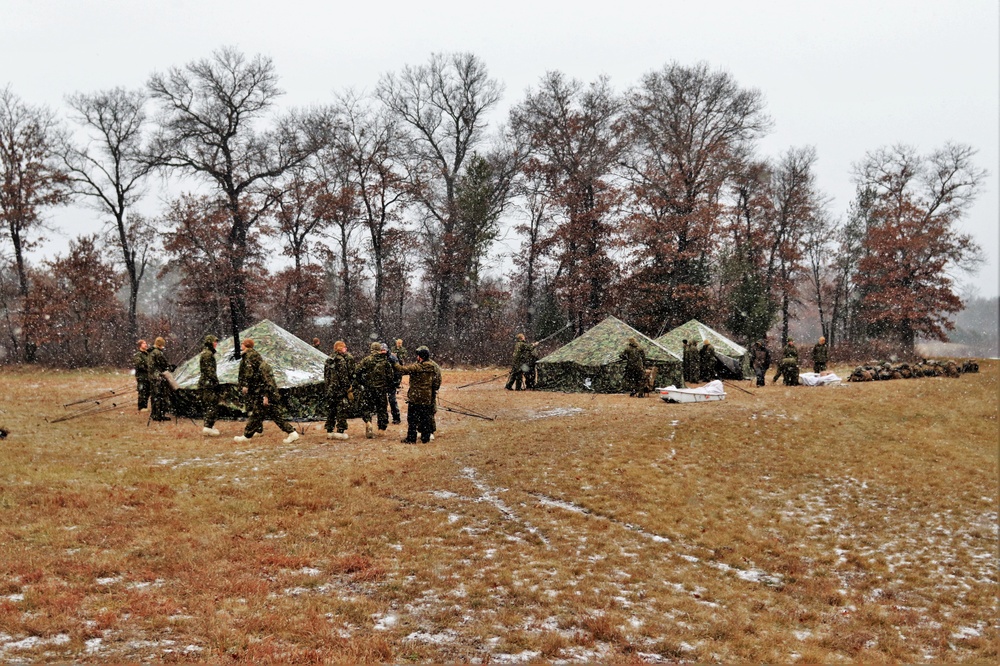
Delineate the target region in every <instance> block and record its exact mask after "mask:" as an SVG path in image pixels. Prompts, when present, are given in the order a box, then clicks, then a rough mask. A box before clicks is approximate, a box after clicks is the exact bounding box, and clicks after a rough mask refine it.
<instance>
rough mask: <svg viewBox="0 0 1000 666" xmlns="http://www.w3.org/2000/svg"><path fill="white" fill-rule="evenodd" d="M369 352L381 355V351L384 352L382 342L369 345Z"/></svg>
mask: <svg viewBox="0 0 1000 666" xmlns="http://www.w3.org/2000/svg"><path fill="white" fill-rule="evenodd" d="M368 351H373V352H375V353H376V354H377V353H379V352H380V351H382V343H381V342H373V343H371V344H370V345H368Z"/></svg>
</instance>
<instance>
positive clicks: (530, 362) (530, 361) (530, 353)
mask: <svg viewBox="0 0 1000 666" xmlns="http://www.w3.org/2000/svg"><path fill="white" fill-rule="evenodd" d="M537 346H538V343H537V342H532V343H531V344H530V345H528V349H527V351H526V352H525V359H524V365H525V368H526V370H525V371H524V389H525V390H526V391H534V390H535V378H536V377H535V375H536V370H535V367H536V366H537V365H538V354H537V353H535V347H537Z"/></svg>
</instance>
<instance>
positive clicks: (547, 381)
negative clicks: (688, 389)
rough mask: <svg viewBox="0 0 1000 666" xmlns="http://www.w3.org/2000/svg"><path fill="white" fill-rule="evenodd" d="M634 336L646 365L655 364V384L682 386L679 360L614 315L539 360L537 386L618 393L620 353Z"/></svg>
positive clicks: (621, 362)
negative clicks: (656, 369)
mask: <svg viewBox="0 0 1000 666" xmlns="http://www.w3.org/2000/svg"><path fill="white" fill-rule="evenodd" d="M630 337H635V339H636V340H637V341H638V342H639V346H640V347H641V348H642V350H643V351H644V352H645V353H646V367H647V368H648V367H653V366H656V367H657V368H658V372H657V380H656V384H657V386H667V385H668V384H673V385H674V386H677V387H682V386H683V385H684V384H683V381H684V380H683V379H682V377H681V374H682V373H681V359H680V357H679V356H677V355H676V354H674V353H673V352H670V351H668V350H667V349H665V348H664V347H662V346H660V345H659V344H657V343H656V342H654V341H653V340H651V339H650V338H648V337H646V336H645V335H643V334H642V333H640V332H639V331H637V330H635V329H634V328H632V327H631V326H629V325H628V324H626V323H625V322H623V321H621V320H620V319H618V318H616V317H608V318H607V319H605V320H604V321H602V322H601V323H600V324H598V325H597V326H594V327H593V328H592V329H590V330H589V331H587V332H586V333H584V334H583V335H581V336H580V337H578V338H576V339H575V340H573V341H572V342H570V343H568V344H566V345H564V346H562V347H560V348H559V349H557V350H556V351H554V352H552V353H551V354H549V355H548V356H546V357H545V358H543V359H541V360H540V361H538V364H537V369H538V382H537V383H536V385H535V386H536V388H539V389H543V390H548V391H568V392H587V391H594V392H596V393H620V392H622V391H623V390H626V389H625V386H624V384H623V382H622V374H623V371H624V369H625V362H624V361H622V360H621V359H620V355H621V353H622V351H623V350H624V349H625V347H626V346H627V345H628V339H629V338H630Z"/></svg>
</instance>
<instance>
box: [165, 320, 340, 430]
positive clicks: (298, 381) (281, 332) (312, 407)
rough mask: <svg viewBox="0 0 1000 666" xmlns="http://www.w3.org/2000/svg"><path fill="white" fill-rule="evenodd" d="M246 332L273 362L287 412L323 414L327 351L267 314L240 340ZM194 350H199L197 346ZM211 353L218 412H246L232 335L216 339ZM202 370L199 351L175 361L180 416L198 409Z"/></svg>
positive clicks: (302, 417) (315, 416) (292, 416)
mask: <svg viewBox="0 0 1000 666" xmlns="http://www.w3.org/2000/svg"><path fill="white" fill-rule="evenodd" d="M247 338H253V341H254V349H256V350H257V351H258V352H260V355H261V356H263V357H264V360H265V361H267V362H268V363H270V364H271V368H272V369H273V370H274V381H275V382H276V383H277V384H278V389H279V392H280V393H281V396H282V399H283V400H284V403H285V409H286V410H287V415H288V418H290V419H295V420H306V421H312V420H320V419H323V418H325V416H326V407H325V400H324V391H323V365H324V363H325V362H326V359H327V355H326V354H324V353H323V352H321V351H319V350H318V349H316V348H315V347H313V346H312V345H310V344H309V343H307V342H305V341H304V340H301V339H299V338H298V337H296V336H294V335H292V334H291V333H289V332H288V331H286V330H285V329H283V328H281V327H280V326H278V325H277V324H275V323H274V322H272V321H270V320H268V319H265V320H264V321H261V322H260V323H258V324H255V325H254V326H251V327H250V328H248V329H246V330H244V331H242V332H240V340H245V339H247ZM198 353H199V354H200V353H201V350H200V349H199V350H198ZM215 358H216V364H217V373H218V375H219V383H220V384H221V385H222V391H221V393H222V396H221V399H220V405H219V417H220V418H245V417H246V411H245V409H244V405H243V399H242V396H241V395H240V394H239V390H238V388H237V383H238V381H239V367H240V362H239V361H237V360H235V359H234V358H233V339H232V337H229V338H224V339H222V340H220V341H219V348H218V350H217V351H216V355H215ZM200 374H201V373H200V370H199V367H198V356H195V357H194V358H190V359H188V360H187V361H185V362H184V363H182V364H181V365H179V366H177V370H176V371H175V372H174V378H175V379H176V380H177V384H178V385H179V386H180V389H179V390H178V391H176V394H175V403H176V407H177V412H178V414H179V415H180V416H191V417H195V416H200V415H201V405H200V404H199V401H198V377H199V375H200Z"/></svg>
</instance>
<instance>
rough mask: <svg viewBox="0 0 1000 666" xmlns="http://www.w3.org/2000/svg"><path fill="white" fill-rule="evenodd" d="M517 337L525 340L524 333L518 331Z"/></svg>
mask: <svg viewBox="0 0 1000 666" xmlns="http://www.w3.org/2000/svg"><path fill="white" fill-rule="evenodd" d="M517 339H518V340H520V341H522V342H523V341H524V333H518V334H517Z"/></svg>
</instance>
